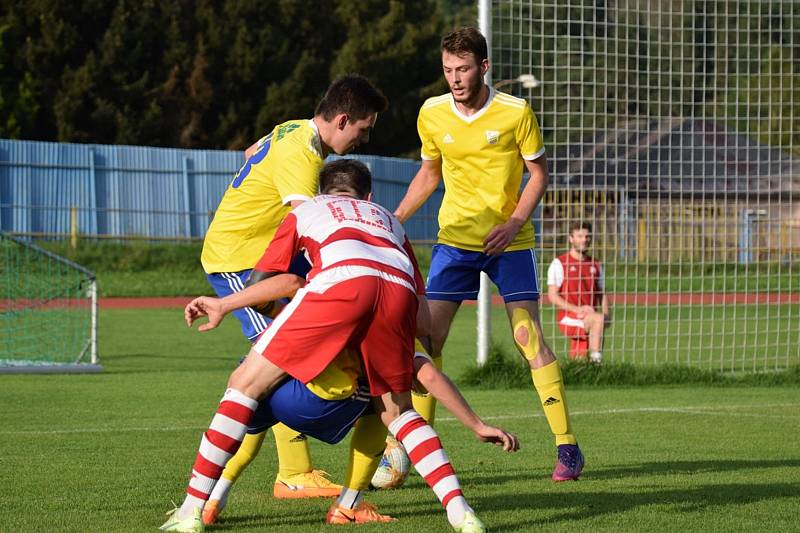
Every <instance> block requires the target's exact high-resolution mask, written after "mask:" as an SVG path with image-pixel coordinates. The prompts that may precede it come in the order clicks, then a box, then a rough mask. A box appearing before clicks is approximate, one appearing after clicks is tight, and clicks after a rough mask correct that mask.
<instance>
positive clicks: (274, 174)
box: [201, 75, 387, 506]
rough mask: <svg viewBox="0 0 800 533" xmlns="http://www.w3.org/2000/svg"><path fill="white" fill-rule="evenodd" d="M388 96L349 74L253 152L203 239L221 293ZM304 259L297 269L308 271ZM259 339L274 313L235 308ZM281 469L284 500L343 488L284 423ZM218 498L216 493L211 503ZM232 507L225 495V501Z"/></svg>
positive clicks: (236, 466)
mask: <svg viewBox="0 0 800 533" xmlns="http://www.w3.org/2000/svg"><path fill="white" fill-rule="evenodd" d="M386 107H387V101H386V98H385V97H384V96H383V95H382V94H381V93H380V91H378V90H377V89H376V88H375V87H373V86H372V84H371V83H370V82H369V81H368V80H367V79H366V78H363V77H361V76H358V75H346V76H342V77H340V78H339V79H337V80H335V81H334V82H333V83H332V84H331V85H330V87H329V88H328V90H327V91H326V93H325V95H324V97H323V98H322V100H321V101H320V102H319V105H318V106H317V109H316V111H315V113H314V117H313V118H311V119H305V120H290V121H288V122H284V123H283V124H280V125H278V126H276V127H275V128H274V129H273V130H272V132H271V133H269V134H268V135H266V136H265V137H264V138H262V139H261V140H260V141H259V142H258V143H257V144H256V145H255V147H254V149H253V148H252V147H251V149H250V150H248V153H247V154H246V162H245V164H244V166H242V168H241V169H240V170H239V172H238V173H237V174H236V176H235V177H234V179H233V181H232V182H231V184H230V186H229V187H228V189H227V190H226V191H225V195H224V196H223V198H222V201H221V202H220V204H219V207H218V208H217V211H216V213H215V214H214V220H213V221H212V222H211V225H210V226H209V228H208V231H207V233H206V237H205V240H204V242H203V252H202V255H201V262H202V264H203V269H204V270H205V272H206V274H207V277H208V280H209V282H210V283H211V285H212V287H214V290H215V291H216V293H217V295H219V296H220V297H223V296H227V295H229V294H232V293H234V292H238V291H240V290H241V289H242V288H243V287H244V284H245V283H246V281H247V279H248V277H249V275H250V272H251V269H252V268H253V266H254V265H255V264H256V262H257V261H258V260H259V259H260V258H261V256H262V254H263V253H264V250H265V249H266V248H267V246H268V245H269V243H270V241H271V240H272V238H273V236H274V235H275V231H276V229H277V228H278V225H279V224H280V223H281V221H282V220H283V218H284V217H285V216H286V214H287V213H289V211H290V210H291V209H292V208H293V207H295V206H296V205H298V204H300V203H302V202H303V201H305V200H306V199H308V198H311V197H313V196H315V195H316V194H317V189H318V181H319V171H320V169H321V168H322V166H323V160H324V159H325V157H326V156H327V155H328V154H331V153H337V154H345V153H347V152H349V151H351V150H352V149H353V148H355V147H356V146H358V145H359V144H361V143H365V142H367V141H368V140H369V134H370V131H371V129H372V128H373V126H374V125H375V120H376V118H377V114H378V113H380V112H382V111H384V110H385V109H386ZM304 263H305V262H304V261H303V260H302V258H301V259H300V260H298V261H296V264H295V265H293V267H294V269H293V272H294V273H297V274H301V275H303V274H304V273H305V271H304V268H307V267H306V266H305V264H304ZM234 314H235V315H236V317H237V318H238V319H239V321H240V322H241V326H242V332H243V333H244V335H245V336H246V337H247V338H248V340H250V341H251V342H253V341H255V340H256V338H257V337H258V336H259V334H260V333H261V332H262V331H263V330H264V328H266V327H267V324H268V322H269V320H270V319H269V318H267V317H264V316H262V315H261V314H260V313H258V312H257V311H256V310H254V309H251V308H244V309H240V310H238V311H237V312H236V313H234ZM273 433H274V435H275V441H276V446H277V451H278V463H279V465H278V466H279V470H278V475H277V478H276V480H275V484H274V487H273V494H274V496H275V497H277V498H305V497H330V496H336V495H337V494H339V492H340V490H341V487H340V486H339V485H336V484H334V483H332V482H331V481H330V480H328V479H327V478H326V477H325V474H324V472H322V471H319V470H314V469H313V467H312V463H311V456H310V454H309V450H308V443H307V442H306V437H305V435H303V434H300V433H298V432H297V431H294V430H291V429H289V428H288V427H286V426H284V425H278V426H275V427H274V428H273ZM263 439H264V433H263V432H262V433H261V434H258V435H250V436H248V438H247V439H246V442H245V443H244V444H243V445H242V447H241V448H240V451H239V453H237V455H236V456H235V457H233V458H232V459H231V462H230V464H231V465H232V469H231V470H229V471H228V477H224V478H223V481H222V482H221V483H219V484H218V487H219V490H220V491H223V490H224V489H225V485H226V483H227V484H231V483H233V482H234V481H235V479H236V477H238V475H239V474H240V473H241V471H242V470H243V469H244V468H245V467H246V466H247V465H248V464H249V462H250V461H251V460H252V458H253V457H255V455H256V454H257V453H258V450H259V449H260V447H261V443H262V442H263ZM215 501H216V503H217V504H219V503H220V501H219V500H218V499H216V500H215V499H214V496H213V495H212V501H211V503H214V502H215ZM221 503H222V505H223V506H224V501H222V502H221Z"/></svg>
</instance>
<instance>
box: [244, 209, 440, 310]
mask: <svg viewBox="0 0 800 533" xmlns="http://www.w3.org/2000/svg"><path fill="white" fill-rule="evenodd" d="M300 251H304V252H305V255H306V257H307V258H308V260H309V262H310V263H311V271H310V272H309V273H308V285H307V286H306V288H307V289H308V290H313V291H316V292H322V291H324V290H325V288H327V287H329V286H331V285H333V284H336V283H338V282H340V281H344V280H346V279H351V278H353V277H358V276H377V277H380V278H382V279H385V280H386V281H390V282H393V283H398V284H400V285H403V286H405V287H407V288H408V289H409V290H411V291H412V292H415V293H416V294H420V295H422V294H425V283H424V281H423V279H422V275H421V274H420V271H419V267H418V265H417V260H416V257H415V256H414V251H413V249H412V248H411V244H410V243H409V242H408V237H407V236H406V232H405V230H404V229H403V226H402V225H401V224H400V221H399V220H397V219H396V218H395V217H394V215H392V214H391V213H390V212H389V211H387V210H386V209H385V208H383V207H381V206H380V205H378V204H375V203H372V202H368V201H366V200H356V199H354V198H349V197H345V196H330V195H321V196H316V197H314V198H312V199H311V200H309V201H307V202H304V203H302V204H301V205H299V206H297V207H296V208H295V209H294V210H293V211H292V212H291V213H289V214H288V215H287V216H286V218H285V219H284V221H283V222H282V223H281V225H280V227H279V228H278V231H277V233H276V234H275V237H274V238H273V239H272V242H271V243H270V245H269V247H268V248H267V250H266V252H264V255H263V256H262V257H261V260H260V261H259V262H258V264H257V265H256V267H255V269H256V270H261V271H264V272H287V271H288V270H289V265H290V264H291V262H292V259H293V258H294V257H295V256H296V255H297V253H299V252H300Z"/></svg>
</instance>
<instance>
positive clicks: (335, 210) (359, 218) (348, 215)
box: [325, 200, 392, 232]
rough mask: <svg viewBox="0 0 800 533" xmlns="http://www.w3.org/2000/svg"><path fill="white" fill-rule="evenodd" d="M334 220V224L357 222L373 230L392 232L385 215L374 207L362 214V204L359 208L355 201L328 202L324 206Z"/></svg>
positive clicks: (390, 221) (389, 221)
mask: <svg viewBox="0 0 800 533" xmlns="http://www.w3.org/2000/svg"><path fill="white" fill-rule="evenodd" d="M325 205H327V206H328V209H329V210H330V212H331V215H333V218H335V219H336V222H342V221H345V220H346V221H348V222H358V223H359V224H365V225H367V226H372V227H374V228H381V229H384V230H386V231H388V232H391V231H392V220H391V219H390V218H389V217H388V216H386V213H384V212H383V211H381V210H380V209H377V208H375V207H368V208H367V212H366V213H364V212H363V211H362V208H363V207H364V205H363V204H362V205H361V206H360V207H359V204H358V202H356V201H355V200H340V201H337V202H328V203H327V204H325Z"/></svg>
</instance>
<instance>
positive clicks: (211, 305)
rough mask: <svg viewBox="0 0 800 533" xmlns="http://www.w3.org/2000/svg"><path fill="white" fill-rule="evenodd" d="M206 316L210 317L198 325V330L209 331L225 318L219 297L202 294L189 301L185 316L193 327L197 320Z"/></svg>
mask: <svg viewBox="0 0 800 533" xmlns="http://www.w3.org/2000/svg"><path fill="white" fill-rule="evenodd" d="M204 316H207V317H208V322H207V323H206V324H202V325H201V326H200V327H198V328H197V331H208V330H210V329H214V328H215V327H217V326H219V324H220V322H222V319H223V318H225V313H224V312H223V311H222V304H221V302H220V299H219V298H212V297H210V296H200V297H199V298H195V299H194V300H192V301H191V302H189V303H188V304H187V305H186V308H185V309H184V310H183V317H184V319H186V325H187V326H189V327H192V324H194V322H195V320H197V319H198V318H200V317H204Z"/></svg>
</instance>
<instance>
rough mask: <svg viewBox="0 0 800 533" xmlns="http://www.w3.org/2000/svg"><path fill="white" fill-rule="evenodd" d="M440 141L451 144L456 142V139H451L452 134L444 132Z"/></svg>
mask: <svg viewBox="0 0 800 533" xmlns="http://www.w3.org/2000/svg"><path fill="white" fill-rule="evenodd" d="M442 142H443V143H444V144H453V143H454V142H456V141H455V140H454V139H453V136H452V135H450V134H449V133H447V134H445V136H444V138H443V139H442Z"/></svg>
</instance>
